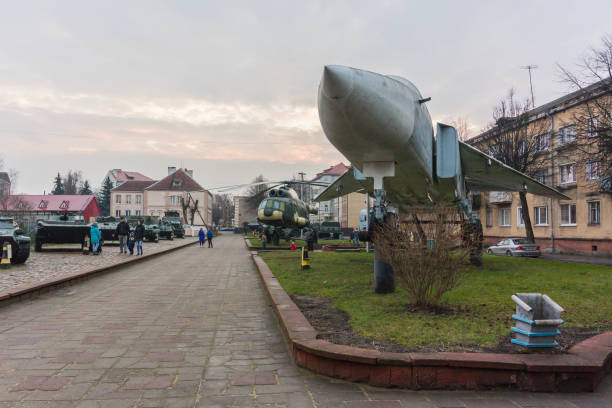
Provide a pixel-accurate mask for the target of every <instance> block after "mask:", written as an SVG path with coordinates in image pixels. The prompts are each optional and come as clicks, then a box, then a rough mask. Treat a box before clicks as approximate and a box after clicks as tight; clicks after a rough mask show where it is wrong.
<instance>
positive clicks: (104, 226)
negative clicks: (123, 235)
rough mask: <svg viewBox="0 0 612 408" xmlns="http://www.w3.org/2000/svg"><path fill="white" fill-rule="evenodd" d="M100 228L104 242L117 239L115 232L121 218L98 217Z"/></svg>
mask: <svg viewBox="0 0 612 408" xmlns="http://www.w3.org/2000/svg"><path fill="white" fill-rule="evenodd" d="M96 222H97V223H98V228H99V229H100V233H101V234H102V239H103V240H104V242H110V241H116V240H117V239H118V238H117V236H116V234H115V232H116V231H117V224H119V220H118V219H117V218H115V217H96Z"/></svg>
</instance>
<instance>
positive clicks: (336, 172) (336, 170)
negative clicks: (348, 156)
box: [317, 163, 349, 177]
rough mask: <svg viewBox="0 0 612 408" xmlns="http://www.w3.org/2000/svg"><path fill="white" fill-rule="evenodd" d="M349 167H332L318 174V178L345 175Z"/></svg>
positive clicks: (339, 164) (340, 165)
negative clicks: (327, 175)
mask: <svg viewBox="0 0 612 408" xmlns="http://www.w3.org/2000/svg"><path fill="white" fill-rule="evenodd" d="M348 169H349V168H348V166H347V165H346V164H344V163H338V164H336V165H335V166H331V167H330V168H327V169H325V170H323V171H322V172H320V173H318V174H317V177H321V176H324V175H326V174H329V175H331V176H341V175H343V174H344V173H346V171H347V170H348Z"/></svg>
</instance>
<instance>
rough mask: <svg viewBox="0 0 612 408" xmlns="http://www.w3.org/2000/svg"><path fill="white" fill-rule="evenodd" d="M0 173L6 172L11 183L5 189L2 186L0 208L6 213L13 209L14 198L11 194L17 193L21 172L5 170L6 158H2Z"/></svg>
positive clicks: (0, 159) (0, 186) (0, 158)
mask: <svg viewBox="0 0 612 408" xmlns="http://www.w3.org/2000/svg"><path fill="white" fill-rule="evenodd" d="M0 172H6V175H7V177H8V179H9V183H10V184H8V183H7V184H6V185H5V187H3V186H2V185H0V208H1V209H2V210H3V211H6V210H8V208H9V207H11V203H12V200H14V198H13V197H12V196H11V193H14V192H15V191H16V188H17V179H18V177H19V172H18V171H17V170H15V169H7V170H5V169H4V158H2V157H0Z"/></svg>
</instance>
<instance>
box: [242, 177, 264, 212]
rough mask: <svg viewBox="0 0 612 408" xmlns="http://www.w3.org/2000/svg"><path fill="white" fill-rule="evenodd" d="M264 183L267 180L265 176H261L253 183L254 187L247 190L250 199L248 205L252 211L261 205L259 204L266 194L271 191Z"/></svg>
mask: <svg viewBox="0 0 612 408" xmlns="http://www.w3.org/2000/svg"><path fill="white" fill-rule="evenodd" d="M264 181H266V179H265V178H264V176H263V174H260V175H259V176H257V177H255V178H254V179H253V181H252V182H251V183H254V185H252V186H251V187H249V189H248V190H247V197H249V198H248V200H247V203H248V205H249V206H250V207H251V209H253V208H255V207H257V206H258V205H259V202H260V201H261V200H262V199H263V198H264V195H265V192H266V191H268V189H269V186H268V185H267V184H265V183H263V182H264ZM255 183H257V184H255Z"/></svg>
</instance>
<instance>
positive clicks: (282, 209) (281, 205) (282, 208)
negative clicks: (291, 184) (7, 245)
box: [280, 203, 285, 211]
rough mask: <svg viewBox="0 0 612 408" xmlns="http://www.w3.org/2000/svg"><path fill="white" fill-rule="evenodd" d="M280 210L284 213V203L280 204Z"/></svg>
mask: <svg viewBox="0 0 612 408" xmlns="http://www.w3.org/2000/svg"><path fill="white" fill-rule="evenodd" d="M280 209H281V211H285V203H280Z"/></svg>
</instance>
